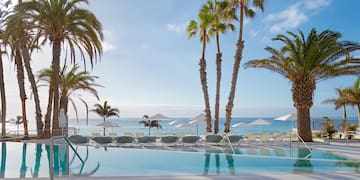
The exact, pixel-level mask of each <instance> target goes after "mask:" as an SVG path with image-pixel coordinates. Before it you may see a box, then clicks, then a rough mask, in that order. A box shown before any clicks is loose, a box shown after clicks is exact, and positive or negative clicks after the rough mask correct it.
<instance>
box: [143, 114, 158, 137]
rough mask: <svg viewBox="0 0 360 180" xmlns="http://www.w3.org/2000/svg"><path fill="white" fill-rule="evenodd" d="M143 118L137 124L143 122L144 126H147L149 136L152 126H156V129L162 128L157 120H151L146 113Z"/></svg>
mask: <svg viewBox="0 0 360 180" xmlns="http://www.w3.org/2000/svg"><path fill="white" fill-rule="evenodd" d="M143 119H144V120H142V121H139V124H144V127H149V136H150V133H151V128H152V127H156V128H157V129H159V128H160V129H162V126H161V124H160V121H159V120H152V119H150V118H149V116H148V115H144V116H143Z"/></svg>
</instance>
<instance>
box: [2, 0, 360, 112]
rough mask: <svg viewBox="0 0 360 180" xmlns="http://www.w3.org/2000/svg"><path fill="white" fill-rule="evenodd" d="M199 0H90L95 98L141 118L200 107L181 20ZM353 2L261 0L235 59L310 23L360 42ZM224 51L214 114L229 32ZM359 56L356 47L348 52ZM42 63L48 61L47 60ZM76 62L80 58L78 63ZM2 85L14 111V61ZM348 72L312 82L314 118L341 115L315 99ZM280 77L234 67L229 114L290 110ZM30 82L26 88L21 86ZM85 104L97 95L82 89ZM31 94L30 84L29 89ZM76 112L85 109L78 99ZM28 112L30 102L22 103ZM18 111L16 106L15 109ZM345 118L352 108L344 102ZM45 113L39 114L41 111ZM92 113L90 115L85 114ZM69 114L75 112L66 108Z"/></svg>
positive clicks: (233, 35) (194, 46) (226, 78)
mask: <svg viewBox="0 0 360 180" xmlns="http://www.w3.org/2000/svg"><path fill="white" fill-rule="evenodd" d="M205 2H206V1H204V0H196V1H180V0H153V1H149V0H137V1H134V0H107V1H100V0H92V1H90V6H89V9H90V10H91V11H92V12H93V13H94V14H95V15H96V16H97V18H98V19H99V20H100V21H101V22H102V24H103V27H104V33H105V41H104V50H105V51H104V54H103V56H102V59H101V61H99V62H98V63H97V64H95V66H94V69H93V71H92V73H93V75H96V76H99V77H100V79H99V81H98V83H99V84H101V85H103V86H104V88H98V92H99V95H100V98H101V102H103V101H104V100H108V101H109V103H110V104H111V105H112V106H113V107H117V108H119V109H120V112H121V113H120V116H121V117H141V116H142V115H143V114H149V115H152V114H155V113H158V112H160V113H164V114H166V115H168V116H171V117H192V116H195V115H197V114H198V113H200V112H202V111H203V109H204V106H203V94H202V91H201V85H200V77H199V71H198V69H199V66H198V61H199V59H200V55H201V43H200V41H199V38H198V37H195V38H193V39H188V37H187V34H186V32H185V28H186V25H187V23H188V22H189V21H190V20H191V19H194V18H196V16H197V13H198V10H199V8H200V7H201V5H202V4H204V3H205ZM359 6H360V1H358V0H348V1H346V3H344V2H343V1H341V0H286V1H284V0H283V1H269V0H268V1H266V0H265V12H264V13H261V12H259V11H258V12H257V13H258V14H257V16H256V18H255V19H252V20H249V19H246V20H245V26H244V39H245V49H244V53H243V60H242V64H243V63H244V62H246V61H248V60H250V59H259V58H266V57H268V56H269V54H268V53H267V52H266V51H265V50H264V48H265V47H266V46H267V45H270V46H274V47H279V43H274V42H272V41H271V38H273V37H274V36H276V35H277V34H280V33H284V32H286V31H293V32H298V30H302V31H303V32H304V33H305V34H307V33H308V32H309V31H310V29H311V28H313V27H315V28H316V29H318V31H322V30H325V29H331V30H334V31H339V32H341V33H342V34H343V39H346V40H352V41H357V42H360V26H359V25H358V24H357V20H358V19H360V14H359V13H357V10H358V7H359ZM220 38H221V48H222V52H223V64H222V68H223V72H222V73H223V74H222V76H223V78H222V88H221V107H220V108H221V114H220V115H221V117H224V116H225V113H224V109H225V104H226V102H227V97H228V93H229V87H230V81H231V73H232V65H233V56H234V53H235V43H236V40H237V39H238V25H237V26H236V29H235V32H228V33H227V34H225V35H223V36H221V37H220ZM215 53H216V51H215V43H214V41H213V40H212V41H211V42H210V43H209V44H208V48H207V52H206V60H207V65H208V66H207V72H208V85H209V93H210V102H211V105H212V112H213V105H214V99H215V82H216V81H215V80H216V77H215V75H216V71H215ZM354 55H356V56H360V53H357V54H354ZM33 59H34V62H33V64H34V69H35V71H37V70H39V69H41V68H43V67H47V66H48V64H50V61H49V59H51V51H50V50H49V48H44V50H42V51H41V52H39V53H37V54H35V56H34V58H33ZM46 62H48V63H46ZM80 63H81V62H80ZM5 66H8V67H5V70H7V71H8V72H5V76H6V77H5V78H7V80H6V85H7V86H8V87H6V88H7V89H11V90H8V92H9V94H8V97H9V98H8V99H9V102H8V104H9V105H8V106H9V112H8V117H11V116H16V115H18V114H20V108H19V107H20V103H19V102H20V100H19V98H18V92H17V89H18V88H17V83H16V80H15V76H16V73H15V72H14V66H13V65H9V63H5ZM354 81H355V77H351V76H347V77H340V78H335V79H331V80H327V81H323V82H320V83H318V85H317V88H316V91H315V95H314V106H313V108H312V114H311V115H312V116H313V117H322V116H341V115H342V112H341V111H335V110H334V107H333V106H332V105H326V104H322V103H321V102H322V101H323V100H325V99H328V98H332V97H334V96H335V90H334V89H335V88H337V87H348V86H351V85H352V84H353V82H354ZM290 85H291V84H290V83H289V81H288V80H287V79H284V78H283V77H281V76H280V75H278V74H275V73H273V72H269V71H267V70H264V69H244V68H243V67H242V66H241V69H240V74H239V79H238V86H237V90H236V97H235V101H234V104H235V107H234V109H233V116H234V117H275V116H279V115H283V114H287V113H290V112H295V109H294V108H293V102H292V99H291V93H290V88H291V86H290ZM27 87H29V86H27ZM81 94H82V95H83V96H85V97H86V99H87V100H88V103H89V105H90V106H92V105H93V104H94V103H98V101H97V100H96V99H95V98H93V97H90V96H88V95H87V94H86V93H83V92H81ZM28 96H30V89H29V91H28ZM41 98H42V99H41V104H42V107H43V111H45V107H46V102H47V101H46V100H47V89H46V88H44V89H42V90H41ZM79 106H80V107H79V110H80V115H81V117H84V114H85V113H84V108H83V107H81V104H80V103H79ZM28 108H29V112H28V113H29V115H30V116H31V117H32V116H33V114H34V113H33V109H34V108H33V102H32V100H31V101H29V103H28ZM16 110H18V111H16ZM349 110H350V116H356V111H355V110H353V108H350V107H349ZM43 114H45V112H43ZM90 116H91V117H96V116H95V115H94V114H90ZM70 117H74V112H73V111H71V110H70Z"/></svg>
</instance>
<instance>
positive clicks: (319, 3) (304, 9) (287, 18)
mask: <svg viewBox="0 0 360 180" xmlns="http://www.w3.org/2000/svg"><path fill="white" fill-rule="evenodd" d="M330 3H331V0H303V1H299V2H297V3H295V4H293V5H291V6H290V7H288V8H287V9H285V10H283V11H280V12H278V13H272V14H269V15H268V16H267V17H266V18H265V22H269V23H273V24H272V25H271V26H270V28H269V31H270V32H271V33H280V32H283V31H288V30H289V29H294V28H297V27H299V26H300V25H301V24H302V23H305V22H307V21H308V19H309V17H308V12H310V11H312V12H313V11H314V10H315V9H318V8H321V7H325V6H328V5H330Z"/></svg>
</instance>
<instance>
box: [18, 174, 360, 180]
mask: <svg viewBox="0 0 360 180" xmlns="http://www.w3.org/2000/svg"><path fill="white" fill-rule="evenodd" d="M20 179H21V178H14V179H12V180H20ZM33 179H34V178H33ZM36 179H39V180H45V179H49V178H36ZM54 179H59V180H62V179H75V180H102V179H104V180H117V179H124V180H235V179H236V180H239V179H245V180H256V179H259V180H275V179H291V180H304V179H306V180H318V179H344V180H358V179H360V175H359V174H341V173H334V174H289V173H271V174H241V175H237V176H121V177H70V178H54ZM21 180H25V179H23V178H22V179H21Z"/></svg>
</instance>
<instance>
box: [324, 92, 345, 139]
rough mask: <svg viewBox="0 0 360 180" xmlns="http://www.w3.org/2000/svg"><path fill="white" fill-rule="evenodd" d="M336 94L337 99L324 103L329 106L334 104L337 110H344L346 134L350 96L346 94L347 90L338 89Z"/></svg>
mask: <svg viewBox="0 0 360 180" xmlns="http://www.w3.org/2000/svg"><path fill="white" fill-rule="evenodd" d="M335 90H336V94H337V97H336V98H333V99H328V100H325V101H323V102H324V103H328V104H334V105H335V110H338V109H339V108H341V107H342V108H343V110H344V114H343V118H344V119H343V132H344V133H345V132H346V120H347V113H346V105H347V104H348V103H349V95H348V94H347V93H346V90H345V89H341V88H336V89H335Z"/></svg>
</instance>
